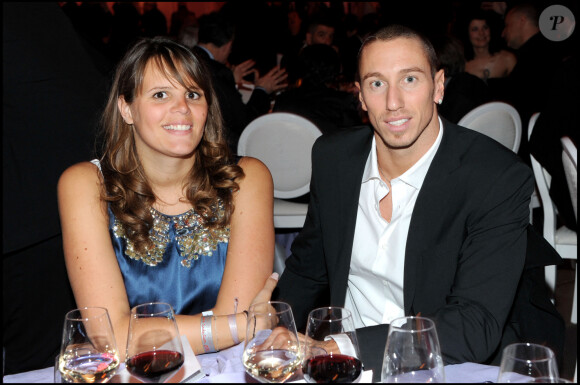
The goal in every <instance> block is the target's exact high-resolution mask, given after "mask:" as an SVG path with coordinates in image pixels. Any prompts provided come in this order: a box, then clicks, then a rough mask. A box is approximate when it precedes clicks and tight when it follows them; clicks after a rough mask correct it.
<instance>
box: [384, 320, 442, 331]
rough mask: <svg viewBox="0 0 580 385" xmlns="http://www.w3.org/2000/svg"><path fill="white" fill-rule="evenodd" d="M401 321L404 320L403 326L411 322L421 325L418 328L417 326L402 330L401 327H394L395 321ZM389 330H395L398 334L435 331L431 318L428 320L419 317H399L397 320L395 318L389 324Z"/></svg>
mask: <svg viewBox="0 0 580 385" xmlns="http://www.w3.org/2000/svg"><path fill="white" fill-rule="evenodd" d="M403 320H405V324H406V321H413V320H417V321H421V324H420V326H419V325H417V326H415V327H412V328H403V327H401V326H397V325H396V323H397V321H399V322H401V321H403ZM389 329H390V330H395V329H396V330H397V331H398V332H406V333H416V332H418V331H428V330H431V329H435V321H433V320H432V319H431V318H428V317H419V316H405V317H399V318H395V319H394V320H392V321H391V323H390V325H389Z"/></svg>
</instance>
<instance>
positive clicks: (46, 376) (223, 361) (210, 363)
mask: <svg viewBox="0 0 580 385" xmlns="http://www.w3.org/2000/svg"><path fill="white" fill-rule="evenodd" d="M243 345H244V344H243V343H241V344H239V345H236V346H233V347H231V348H229V349H225V350H222V351H220V352H219V353H210V354H202V355H199V356H197V360H198V361H199V363H200V365H201V367H202V370H203V371H204V372H205V374H206V376H205V377H203V378H201V379H200V380H198V381H197V382H198V383H214V382H217V383H244V382H256V381H254V380H253V379H252V378H251V377H249V376H248V375H246V374H245V371H244V366H243V364H242V360H241V358H240V357H241V356H242V350H243V348H244V346H243ZM498 373H499V367H497V366H490V365H481V364H475V363H471V362H466V363H463V364H457V365H447V366H445V377H446V380H447V382H451V383H453V382H463V383H478V382H479V383H481V382H486V381H491V382H495V381H496V380H497V375H498ZM53 378H54V368H53V367H50V368H45V369H39V370H32V371H29V372H23V373H18V374H13V375H8V376H4V378H3V381H4V382H5V383H47V382H53ZM371 378H372V377H371ZM300 382H303V381H300Z"/></svg>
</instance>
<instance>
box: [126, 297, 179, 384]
mask: <svg viewBox="0 0 580 385" xmlns="http://www.w3.org/2000/svg"><path fill="white" fill-rule="evenodd" d="M183 360H184V357H183V346H182V344H181V336H180V335H179V330H178V329H177V322H176V321H175V314H174V312H173V308H172V307H171V305H169V304H167V303H163V302H150V303H146V304H142V305H137V306H135V307H134V308H132V309H131V319H130V321H129V335H128V336H127V358H126V360H125V367H126V368H127V371H128V372H129V373H131V374H132V375H134V376H135V377H137V378H138V379H139V380H141V381H143V382H165V381H167V380H168V379H169V378H170V377H172V376H173V375H174V374H175V373H176V372H177V371H178V370H179V368H181V365H183Z"/></svg>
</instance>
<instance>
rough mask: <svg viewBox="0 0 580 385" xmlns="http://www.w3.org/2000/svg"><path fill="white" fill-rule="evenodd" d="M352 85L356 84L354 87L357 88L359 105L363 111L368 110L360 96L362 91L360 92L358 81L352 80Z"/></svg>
mask: <svg viewBox="0 0 580 385" xmlns="http://www.w3.org/2000/svg"><path fill="white" fill-rule="evenodd" d="M354 85H355V86H356V88H357V89H358V100H360V104H361V107H362V109H363V110H364V111H368V110H367V106H366V104H365V101H364V99H363V96H362V92H361V87H360V83H359V82H354Z"/></svg>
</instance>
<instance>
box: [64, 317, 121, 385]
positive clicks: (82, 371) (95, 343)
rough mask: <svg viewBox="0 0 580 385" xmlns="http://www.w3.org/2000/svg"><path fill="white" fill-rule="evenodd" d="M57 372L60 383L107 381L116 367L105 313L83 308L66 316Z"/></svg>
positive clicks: (114, 351) (114, 342)
mask: <svg viewBox="0 0 580 385" xmlns="http://www.w3.org/2000/svg"><path fill="white" fill-rule="evenodd" d="M59 357H60V359H59V361H58V370H59V371H60V374H61V379H62V381H63V382H107V381H109V380H110V379H111V377H113V376H114V375H115V371H116V369H117V367H118V366H119V354H118V351H117V343H116V341H115V335H114V333H113V326H112V324H111V319H110V318H109V312H108V311H107V309H105V308H102V307H84V308H81V309H74V310H71V311H69V312H68V313H66V315H65V318H64V326H63V332H62V343H61V347H60V356H59Z"/></svg>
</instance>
